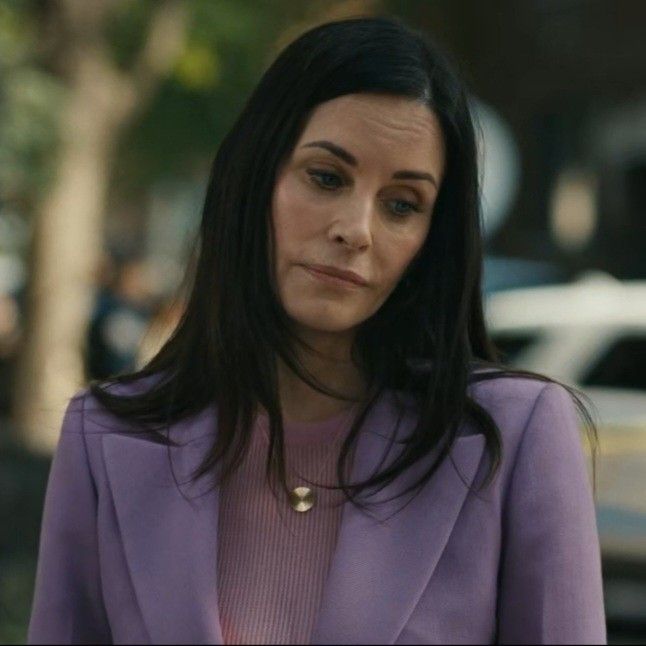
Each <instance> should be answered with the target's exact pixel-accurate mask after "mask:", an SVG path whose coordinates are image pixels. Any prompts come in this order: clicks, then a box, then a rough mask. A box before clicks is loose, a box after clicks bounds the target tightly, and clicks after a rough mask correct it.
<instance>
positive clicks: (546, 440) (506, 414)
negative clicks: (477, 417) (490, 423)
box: [469, 376, 580, 461]
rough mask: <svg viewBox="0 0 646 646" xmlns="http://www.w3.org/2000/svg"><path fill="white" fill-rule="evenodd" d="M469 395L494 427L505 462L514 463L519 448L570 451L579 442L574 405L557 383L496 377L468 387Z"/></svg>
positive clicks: (568, 394)
mask: <svg viewBox="0 0 646 646" xmlns="http://www.w3.org/2000/svg"><path fill="white" fill-rule="evenodd" d="M469 395H470V396H471V397H472V399H474V400H475V401H476V402H477V403H478V404H479V405H480V406H482V407H483V408H484V409H485V410H486V411H487V412H488V413H489V415H491V417H492V418H493V420H494V422H495V423H496V425H497V426H498V429H499V431H500V435H501V439H502V443H503V452H504V451H505V450H506V452H507V455H506V459H507V461H515V458H516V456H517V454H518V450H519V448H520V447H521V445H525V446H526V447H527V448H529V450H531V448H530V447H532V446H533V449H534V450H545V449H546V447H548V446H552V447H558V446H561V448H564V447H565V446H567V447H568V448H570V449H572V448H573V447H574V446H575V445H576V444H577V443H579V442H580V440H579V433H578V431H579V423H578V419H577V412H576V405H575V403H574V400H573V398H572V396H571V395H570V393H569V392H568V390H567V389H566V388H564V387H563V386H561V385H560V384H558V383H554V382H550V381H541V380H539V379H531V378H524V377H517V376H509V377H498V378H493V379H486V380H483V381H478V382H475V383H473V384H471V385H470V386H469ZM528 438H531V439H528ZM539 447H541V448H539Z"/></svg>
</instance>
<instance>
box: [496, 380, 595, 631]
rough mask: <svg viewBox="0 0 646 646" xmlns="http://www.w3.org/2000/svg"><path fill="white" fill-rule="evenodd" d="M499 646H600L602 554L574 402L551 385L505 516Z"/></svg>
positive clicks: (530, 429)
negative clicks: (584, 645)
mask: <svg viewBox="0 0 646 646" xmlns="http://www.w3.org/2000/svg"><path fill="white" fill-rule="evenodd" d="M497 621H498V625H497V628H498V638H497V643H500V644H605V643H606V639H607V636H606V621H605V612H604V603H603V586H602V577H601V554H600V545H599V536H598V531H597V524H596V515H595V505H594V499H593V497H592V486H591V483H590V479H589V476H588V471H587V467H586V458H585V453H584V451H583V447H582V443H581V439H580V434H579V425H578V421H577V414H576V409H575V405H574V402H573V401H572V399H571V397H570V395H569V393H568V392H567V390H566V389H565V388H563V387H562V386H560V385H558V384H548V385H547V386H545V387H544V388H543V390H541V392H540V394H539V395H538V397H537V399H536V401H535V404H534V408H533V410H532V412H531V414H530V416H529V419H528V421H527V424H526V426H525V429H524V433H523V436H522V438H521V441H520V446H519V449H518V452H517V454H516V459H515V463H514V466H513V472H512V476H511V481H510V483H509V489H508V490H507V494H506V502H505V505H504V509H503V549H502V555H501V563H500V572H499V594H498V615H497Z"/></svg>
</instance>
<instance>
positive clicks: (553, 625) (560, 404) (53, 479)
mask: <svg viewBox="0 0 646 646" xmlns="http://www.w3.org/2000/svg"><path fill="white" fill-rule="evenodd" d="M130 387H132V386H130ZM470 394H471V395H472V396H474V397H475V398H476V399H477V400H478V401H479V402H480V403H481V404H482V405H484V406H485V407H486V408H487V409H488V411H489V412H490V414H491V415H492V416H493V418H494V419H495V421H496V422H497V423H498V425H499V426H500V429H501V434H502V439H503V451H504V454H503V458H502V464H501V466H500V471H499V473H498V475H497V477H496V478H495V480H494V481H493V483H491V484H490V485H489V486H488V487H487V488H485V489H483V490H482V491H481V492H480V493H478V495H475V494H474V493H470V492H469V490H468V489H467V487H466V486H465V485H473V486H474V487H475V485H477V484H479V483H480V481H481V479H482V478H483V477H484V475H485V472H486V467H487V464H488V454H487V452H486V451H485V441H484V436H482V435H479V434H477V431H476V429H475V427H474V426H471V424H470V423H465V424H463V426H462V427H461V429H460V436H459V438H458V440H457V442H456V444H455V446H454V448H453V451H452V460H446V461H445V462H444V463H443V464H442V466H441V468H440V469H439V470H438V471H437V472H436V473H435V475H434V476H433V478H432V479H431V480H430V481H429V482H428V483H427V485H426V487H425V488H424V489H422V491H421V493H420V494H419V495H418V496H417V497H416V498H414V499H413V501H412V502H411V503H410V504H408V505H407V506H406V507H405V508H404V509H403V510H402V511H400V512H399V513H398V514H396V515H395V516H393V517H392V518H390V519H388V516H390V515H391V514H393V512H395V511H396V510H397V509H398V508H399V507H401V506H402V505H403V503H404V502H405V501H407V500H408V499H409V495H406V496H404V497H401V498H398V499H395V500H394V501H392V502H387V503H385V504H383V505H379V506H377V507H375V508H373V509H372V513H373V514H374V515H375V516H376V518H370V517H369V516H368V515H366V514H365V513H361V512H360V511H359V510H357V509H356V508H355V507H354V506H352V505H351V504H349V503H348V504H346V505H344V507H343V516H342V521H341V526H340V530H339V535H338V542H337V545H336V549H335V552H334V555H333V558H332V562H331V566H330V571H329V578H328V579H327V582H326V587H325V590H324V594H323V600H322V605H321V608H320V612H319V615H318V618H317V622H316V626H315V629H314V633H313V636H312V641H311V643H313V644H490V643H499V644H567V643H569V644H581V643H585V644H605V643H606V627H605V616H604V605H603V594H602V580H601V559H600V550H599V538H598V533H597V526H596V518H595V508H594V502H593V498H592V492H591V491H592V490H591V485H590V480H589V476H588V471H587V468H586V459H585V454H584V452H583V450H582V445H581V441H580V436H579V432H578V418H577V416H576V412H575V408H574V405H573V403H572V401H571V400H570V398H569V395H568V394H567V392H566V391H565V390H564V389H563V388H562V387H561V386H559V385H554V384H547V385H546V384H545V383H543V382H539V381H537V380H526V379H520V378H511V379H496V380H491V381H487V382H481V383H478V384H474V385H472V386H471V387H470ZM393 419H394V418H393V409H392V400H389V399H388V397H386V398H383V399H382V400H380V402H379V403H378V405H377V407H376V408H375V409H374V410H373V411H372V413H371V414H370V415H369V418H368V423H367V426H366V428H367V429H369V430H368V432H365V431H364V432H362V433H361V435H360V437H359V443H358V445H357V451H356V454H355V460H354V463H353V471H352V479H353V480H355V479H357V478H360V479H363V478H365V477H366V476H368V475H370V473H371V472H372V470H373V469H374V468H375V467H376V466H377V465H378V463H379V460H380V458H381V457H382V455H383V453H384V451H387V450H388V434H389V432H390V431H391V429H392V426H391V424H392V421H393ZM215 422H216V417H215V407H214V406H211V407H209V408H207V409H204V410H203V411H202V412H200V413H199V414H197V415H195V416H193V417H192V418H191V419H189V420H184V421H182V422H180V423H179V424H177V425H176V426H175V427H172V428H171V433H172V437H173V438H174V439H176V440H177V439H179V438H183V439H184V440H185V442H183V445H182V446H181V447H176V448H172V449H170V457H171V459H172V463H173V469H174V472H175V477H176V478H177V481H178V482H179V484H180V488H181V492H180V491H179V490H178V489H177V486H176V482H175V479H174V476H173V471H171V467H170V464H169V454H168V449H167V447H165V446H162V445H160V444H156V443H154V442H151V441H149V440H146V439H144V438H143V437H136V436H133V435H128V434H125V433H123V430H124V426H123V425H124V422H119V421H118V420H117V419H116V418H115V417H114V416H112V415H109V414H108V413H107V412H106V411H105V409H102V408H101V407H100V406H99V404H98V402H97V401H96V400H95V399H94V398H93V397H92V396H91V395H89V394H88V393H87V390H82V391H80V392H79V393H77V394H76V395H75V397H74V398H72V400H71V402H70V404H69V405H68V408H67V411H66V414H65V419H64V422H63V428H62V433H61V437H60V440H59V444H58V447H57V450H56V454H55V457H54V461H53V464H52V467H51V472H50V476H49V483H48V487H47V494H46V499H45V507H44V516H43V521H42V530H41V539H40V548H39V560H38V570H37V577H36V588H35V593H34V601H33V607H32V613H31V620H30V624H29V633H28V643H30V644H34V643H58V644H72V643H120V644H150V643H153V644H171V643H177V644H189V643H193V644H221V643H222V633H221V628H220V619H219V614H218V599H217V585H216V581H217V574H216V560H217V559H216V549H217V538H218V537H217V524H218V523H217V519H218V490H217V489H213V488H212V482H210V481H207V479H206V478H201V479H200V480H199V481H198V482H197V483H195V484H189V483H188V482H187V480H188V475H189V474H190V472H191V470H192V469H194V468H195V467H196V466H197V465H198V463H199V461H200V460H201V458H202V457H203V455H204V452H205V451H206V450H207V449H208V447H209V445H210V443H211V442H212V440H213V434H214V433H215V432H217V429H216V423H215ZM412 423H413V419H412V418H410V419H409V418H404V423H403V424H402V425H401V426H400V431H399V432H402V433H403V432H405V431H406V429H407V428H409V426H410V424H412ZM395 446H396V445H395ZM395 450H396V449H395V448H393V449H392V451H395ZM393 455H394V453H393ZM391 457H392V456H391ZM389 460H390V458H389ZM427 466H428V461H425V462H424V463H423V464H420V463H418V464H416V465H414V466H413V468H412V469H411V470H410V471H408V472H407V473H406V474H404V477H402V478H400V479H398V480H396V481H395V482H394V483H392V484H391V485H390V486H389V487H386V488H384V489H383V490H382V491H381V492H380V493H379V494H378V495H377V496H375V499H376V500H385V499H387V498H389V497H391V496H392V495H393V494H395V493H396V492H399V491H401V488H400V487H403V486H405V485H406V484H407V483H410V482H412V478H414V477H416V476H418V475H419V474H420V473H421V470H422V469H425V468H426V467H427ZM210 487H211V491H210V492H208V493H205V492H207V491H208V489H209V488H210ZM200 494H203V495H200ZM379 521H384V522H379ZM259 574H260V573H259Z"/></svg>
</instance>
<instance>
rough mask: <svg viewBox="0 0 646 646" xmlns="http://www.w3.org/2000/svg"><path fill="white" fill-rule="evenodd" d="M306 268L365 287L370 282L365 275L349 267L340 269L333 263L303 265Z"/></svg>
mask: <svg viewBox="0 0 646 646" xmlns="http://www.w3.org/2000/svg"><path fill="white" fill-rule="evenodd" d="M303 266H304V267H305V268H306V269H309V270H312V271H314V272H317V273H320V274H325V275H326V276H331V277H332V278H337V279H341V280H343V281H347V282H349V283H352V284H354V285H358V286H361V287H365V286H366V285H367V284H368V281H366V279H365V278H363V276H360V275H359V274H357V273H355V272H353V271H349V270H347V269H340V268H338V267H332V266H331V265H303Z"/></svg>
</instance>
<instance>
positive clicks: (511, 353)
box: [491, 332, 539, 363]
mask: <svg viewBox="0 0 646 646" xmlns="http://www.w3.org/2000/svg"><path fill="white" fill-rule="evenodd" d="M538 336H539V335H538V334H537V333H535V332H525V333H519V332H513V333H512V332H493V333H492V334H491V339H492V341H493V343H494V345H495V346H496V348H497V349H498V350H500V352H502V357H501V360H502V361H503V363H508V362H510V361H513V360H514V359H515V358H516V357H517V356H518V354H520V352H522V351H523V350H525V348H528V347H529V346H530V345H532V344H533V343H535V342H536V341H537V340H538Z"/></svg>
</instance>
